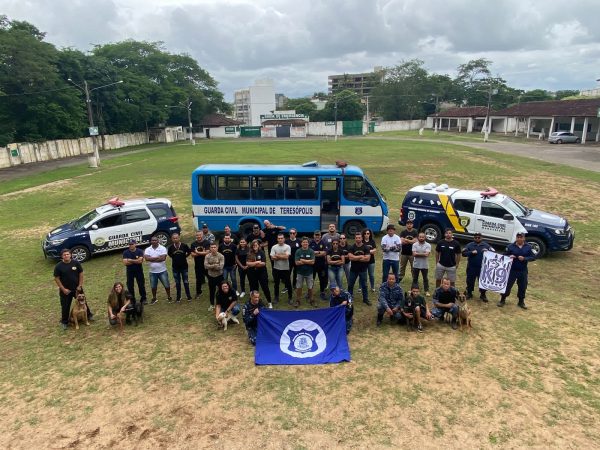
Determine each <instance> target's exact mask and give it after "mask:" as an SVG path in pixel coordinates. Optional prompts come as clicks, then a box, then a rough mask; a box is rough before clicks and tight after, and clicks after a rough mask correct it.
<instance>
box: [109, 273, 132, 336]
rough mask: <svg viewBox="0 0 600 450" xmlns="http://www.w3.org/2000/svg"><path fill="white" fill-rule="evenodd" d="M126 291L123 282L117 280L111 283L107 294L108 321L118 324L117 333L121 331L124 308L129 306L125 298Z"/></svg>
mask: <svg viewBox="0 0 600 450" xmlns="http://www.w3.org/2000/svg"><path fill="white" fill-rule="evenodd" d="M126 295H127V291H126V290H125V289H124V288H123V283H121V282H120V281H117V282H116V283H115V284H113V287H112V289H111V290H110V294H108V301H107V303H108V322H109V323H110V324H111V325H113V326H114V325H119V333H122V332H123V322H124V320H125V310H126V309H127V306H129V300H128V299H127V298H126Z"/></svg>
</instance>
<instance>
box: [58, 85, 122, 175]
mask: <svg viewBox="0 0 600 450" xmlns="http://www.w3.org/2000/svg"><path fill="white" fill-rule="evenodd" d="M67 81H69V82H70V83H71V84H73V85H74V86H76V87H77V88H78V89H79V90H80V91H81V92H83V93H84V94H85V104H86V105H87V113H88V121H89V123H90V129H89V133H90V136H91V137H92V146H93V148H94V156H93V158H89V163H90V167H93V168H96V167H98V166H99V165H100V152H99V151H98V140H97V139H98V138H97V136H98V132H97V131H96V130H95V129H94V116H93V114H92V99H91V98H90V92H93V91H97V90H98V89H102V88H105V87H108V86H113V85H115V84H121V83H122V82H123V80H119V81H115V82H114V83H109V84H105V85H103V86H98V87H95V88H92V89H89V88H88V84H87V80H83V86H81V85H79V84H77V83H75V82H74V81H73V80H72V79H71V78H67Z"/></svg>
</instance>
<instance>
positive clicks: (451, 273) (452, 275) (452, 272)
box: [435, 263, 456, 283]
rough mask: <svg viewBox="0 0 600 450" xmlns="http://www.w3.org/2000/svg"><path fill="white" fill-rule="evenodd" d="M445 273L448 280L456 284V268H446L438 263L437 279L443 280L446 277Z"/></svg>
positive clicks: (436, 268)
mask: <svg viewBox="0 0 600 450" xmlns="http://www.w3.org/2000/svg"><path fill="white" fill-rule="evenodd" d="M444 272H445V273H446V278H448V279H449V280H450V281H451V282H453V283H454V282H455V281H456V266H452V267H446V266H442V265H441V264H440V263H437V264H436V266H435V279H436V280H441V279H442V278H443V277H444Z"/></svg>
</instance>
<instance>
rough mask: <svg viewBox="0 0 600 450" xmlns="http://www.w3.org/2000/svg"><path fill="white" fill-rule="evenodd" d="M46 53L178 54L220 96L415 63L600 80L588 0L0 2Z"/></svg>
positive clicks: (547, 81) (575, 84)
mask: <svg viewBox="0 0 600 450" xmlns="http://www.w3.org/2000/svg"><path fill="white" fill-rule="evenodd" d="M0 5H2V7H1V8H0V14H6V15H7V16H8V17H9V18H10V19H18V20H26V21H28V22H31V23H33V24H34V25H35V26H37V27H38V28H39V29H40V30H42V31H45V32H46V33H47V35H46V40H47V41H48V42H51V43H53V44H55V45H56V46H58V47H75V48H78V49H80V50H84V51H87V50H89V49H90V48H91V47H92V45H93V44H104V43H108V42H115V41H120V40H124V39H136V40H148V41H163V42H164V44H165V47H166V49H167V50H169V51H171V52H174V53H188V54H190V55H191V56H192V57H194V58H195V59H196V60H197V61H198V62H199V64H200V66H201V67H202V68H204V69H206V70H208V71H209V72H210V74H211V75H212V76H213V78H215V79H216V80H217V81H218V82H219V87H220V89H221V90H222V91H223V92H224V93H225V96H226V99H227V100H229V101H231V100H232V97H233V91H234V90H236V89H240V88H244V87H248V86H249V85H251V84H252V83H253V81H254V80H255V79H259V78H271V79H272V80H273V81H274V83H275V91H276V92H281V93H283V94H285V95H287V96H288V97H300V96H304V95H311V94H312V93H313V92H317V91H325V92H326V91H327V76H328V75H332V74H339V73H357V72H365V71H371V70H373V67H375V66H384V67H388V66H393V65H396V64H398V63H400V62H401V61H402V60H407V59H412V58H419V59H422V60H423V61H425V66H426V68H427V69H428V70H429V71H430V72H436V73H446V74H449V75H452V76H453V75H454V74H455V70H456V67H457V66H458V65H459V64H462V63H464V62H467V61H468V60H470V59H474V58H481V57H485V58H488V59H490V60H492V61H493V66H492V70H493V73H494V75H499V76H501V77H503V78H504V79H506V80H507V82H508V84H509V85H510V86H512V87H515V88H520V89H534V88H542V89H548V90H558V89H586V88H594V87H598V85H599V83H597V82H596V79H598V78H600V66H599V65H598V61H600V26H599V25H598V24H599V23H600V2H599V1H598V0H570V1H565V0H563V1H554V0H552V1H547V0H539V1H538V0H506V1H501V0H496V1H494V2H487V1H476V0H471V1H467V0H464V1H461V0H430V1H428V0H420V1H419V0H404V1H402V0H372V1H371V0H278V1H276V0H234V1H231V0H187V1H186V0H87V1H86V0H0Z"/></svg>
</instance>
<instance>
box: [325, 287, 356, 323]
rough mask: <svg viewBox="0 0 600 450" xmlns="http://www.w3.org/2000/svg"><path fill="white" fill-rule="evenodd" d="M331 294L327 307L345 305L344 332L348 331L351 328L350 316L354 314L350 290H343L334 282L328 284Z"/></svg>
mask: <svg viewBox="0 0 600 450" xmlns="http://www.w3.org/2000/svg"><path fill="white" fill-rule="evenodd" d="M329 289H331V296H330V297H329V307H330V308H333V307H335V306H340V305H342V306H345V307H346V316H345V317H346V334H348V333H350V329H351V328H352V317H353V316H354V308H353V307H352V296H351V295H350V292H348V291H344V290H343V289H341V288H340V287H339V286H338V285H336V284H333V283H332V284H331V285H330V286H329Z"/></svg>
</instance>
